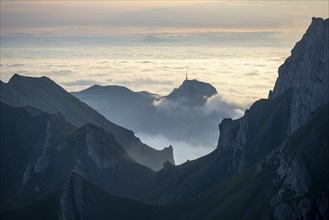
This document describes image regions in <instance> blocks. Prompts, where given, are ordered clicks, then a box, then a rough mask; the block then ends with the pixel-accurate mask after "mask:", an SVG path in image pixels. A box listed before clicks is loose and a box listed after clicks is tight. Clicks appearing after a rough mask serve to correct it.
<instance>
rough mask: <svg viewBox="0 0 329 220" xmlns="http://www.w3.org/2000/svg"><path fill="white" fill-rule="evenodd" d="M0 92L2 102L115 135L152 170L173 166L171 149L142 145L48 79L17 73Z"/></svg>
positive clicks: (134, 156) (135, 157)
mask: <svg viewBox="0 0 329 220" xmlns="http://www.w3.org/2000/svg"><path fill="white" fill-rule="evenodd" d="M0 89H1V93H0V96H1V99H2V100H3V101H5V102H7V103H9V104H11V105H13V106H17V107H24V106H32V107H34V108H37V109H40V110H42V111H45V112H48V113H51V114H56V113H58V112H60V113H61V114H62V115H63V116H64V117H65V118H66V120H67V121H68V122H70V123H71V124H73V125H74V126H76V127H81V126H84V125H85V124H87V123H91V124H94V125H96V126H100V127H103V128H104V129H105V130H106V131H107V132H110V133H111V134H113V135H114V137H115V139H116V140H117V141H118V142H119V143H120V144H121V145H122V146H123V147H124V148H125V151H126V152H127V153H128V154H129V155H130V156H132V157H133V158H134V159H135V160H136V161H138V162H139V163H141V164H143V165H145V166H148V167H150V168H151V169H153V170H159V169H161V168H162V166H163V163H164V162H165V161H167V160H169V161H171V162H172V163H174V159H173V152H172V151H170V149H169V150H168V149H165V150H162V151H159V150H155V149H153V148H151V147H149V146H147V145H146V144H143V143H142V142H141V141H140V139H139V138H137V137H136V136H135V135H134V133H133V132H132V131H130V130H128V129H125V128H123V127H120V126H118V125H116V124H114V123H112V122H110V121H108V120H107V119H106V118H105V117H104V116H102V115H101V114H99V113H98V112H97V111H95V110H94V109H92V108H90V107H89V106H88V105H86V104H85V103H83V102H81V101H80V100H78V99H77V98H75V97H74V96H73V95H71V94H69V93H68V92H66V91H65V90H64V89H62V88H61V87H60V86H58V85H57V84H56V83H55V82H53V81H51V80H50V79H49V78H47V77H41V78H33V77H25V76H20V75H17V74H15V75H14V76H13V77H12V78H11V79H10V80H9V82H8V83H3V82H1V85H0Z"/></svg>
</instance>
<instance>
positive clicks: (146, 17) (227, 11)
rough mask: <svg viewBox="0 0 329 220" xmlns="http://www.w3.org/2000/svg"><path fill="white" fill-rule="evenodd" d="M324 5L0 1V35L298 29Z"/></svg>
mask: <svg viewBox="0 0 329 220" xmlns="http://www.w3.org/2000/svg"><path fill="white" fill-rule="evenodd" d="M312 16H320V17H328V1H325V0H324V1H297V0H294V1H271V0H268V1H256V0H249V1H234V0H233V1H220V0H219V1H218V0H217V1H184V0H183V1H173V0H171V1H161V0H158V1H146V0H144V1H62V0H59V1H24V0H23V1H12V0H11V1H1V34H5V33H34V34H40V33H44V34H45V33H46V34H55V35H66V34H67V35H109V34H119V33H120V34H122V33H126V34H127V33H130V34H131V33H168V32H169V33H177V32H178V33H191V32H193V33H195V32H216V31H281V32H294V31H301V30H304V29H305V27H306V26H307V25H308V24H309V20H310V18H311V17H312Z"/></svg>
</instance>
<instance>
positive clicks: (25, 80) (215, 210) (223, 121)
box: [0, 17, 329, 220]
mask: <svg viewBox="0 0 329 220" xmlns="http://www.w3.org/2000/svg"><path fill="white" fill-rule="evenodd" d="M144 41H147V42H149V41H150V42H151V43H152V44H157V43H159V42H160V43H161V39H159V38H155V37H152V36H148V37H147V38H146V39H145V40H144ZM188 73H189V72H188V69H186V72H185V74H186V75H185V80H184V79H183V80H182V81H181V84H180V85H179V86H178V87H177V88H174V87H173V88H172V89H171V92H169V93H168V94H166V95H163V94H155V93H153V92H152V91H145V90H144V91H133V90H131V89H129V88H127V87H125V86H122V85H98V84H95V85H93V86H91V87H88V88H86V89H82V90H80V91H74V92H72V91H67V90H66V89H64V88H63V87H61V86H60V85H59V83H57V82H55V81H53V79H52V78H51V77H47V76H42V77H32V76H27V75H22V74H20V73H18V74H14V75H12V77H11V78H10V79H9V81H8V82H4V81H1V82H0V83H1V84H0V92H1V93H0V104H1V108H0V113H1V121H0V125H1V133H0V143H1V146H0V157H1V158H0V172H1V181H0V190H1V191H0V219H63V220H66V219H143V220H146V219H156V220H157V219H168V220H172V219H178V220H180V219H280V220H281V219H287V220H288V219H289V220H290V219H329V169H328V168H329V135H328V134H329V19H328V18H325V19H323V18H315V17H314V18H312V21H311V24H310V25H309V27H308V29H307V30H306V32H305V34H304V35H303V36H301V39H300V40H299V41H298V42H297V43H296V44H295V46H294V48H293V49H292V50H291V55H290V56H289V57H288V58H287V59H286V60H285V61H284V63H283V64H282V65H281V66H279V67H278V77H277V79H276V81H275V84H274V85H273V87H272V88H273V89H272V90H270V91H269V93H268V97H267V98H265V99H259V100H254V102H253V104H251V105H250V107H248V109H246V110H245V111H244V107H243V106H241V105H239V104H237V103H233V102H230V101H228V99H226V98H225V97H224V96H223V95H222V93H221V88H218V90H217V89H216V88H215V87H214V86H213V85H211V83H209V82H203V81H201V80H199V79H194V77H193V76H192V77H191V76H189V74H188ZM232 87H234V82H232ZM235 89H238V88H235ZM195 149H198V150H199V149H202V150H199V152H198V153H199V154H195V153H194V152H193V151H194V150H195ZM200 152H201V153H200ZM200 154H202V155H204V156H201V157H200ZM196 155H197V156H196Z"/></svg>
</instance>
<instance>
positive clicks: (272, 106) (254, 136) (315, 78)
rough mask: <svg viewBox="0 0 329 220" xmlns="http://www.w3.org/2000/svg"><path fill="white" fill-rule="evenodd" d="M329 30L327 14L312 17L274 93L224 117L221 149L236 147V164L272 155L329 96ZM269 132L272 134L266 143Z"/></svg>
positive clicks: (240, 165) (233, 150)
mask: <svg viewBox="0 0 329 220" xmlns="http://www.w3.org/2000/svg"><path fill="white" fill-rule="evenodd" d="M328 30H329V20H328V19H326V20H324V19H322V18H313V19H312V23H311V25H310V26H309V28H308V30H307V31H306V33H305V34H304V36H303V38H302V39H301V40H300V41H299V42H298V43H297V44H296V45H295V47H294V49H293V50H292V53H291V56H290V57H288V58H287V59H286V61H285V62H284V64H283V65H282V66H281V67H280V68H279V77H278V79H277V81H276V84H275V87H274V90H273V92H270V95H269V99H268V100H260V101H257V102H256V103H255V104H254V105H252V106H251V108H250V109H249V110H247V111H246V112H245V115H244V116H243V117H242V118H240V119H238V120H234V121H232V120H230V119H225V120H223V121H222V122H221V124H220V125H219V129H220V133H221V135H220V138H219V141H218V152H219V153H220V152H222V151H224V150H226V151H231V154H232V167H233V170H237V171H241V170H243V169H244V168H245V167H246V166H250V165H251V164H253V163H255V162H257V161H258V160H259V159H261V158H262V157H264V156H265V155H267V154H268V153H269V152H270V151H271V150H272V149H273V148H274V147H275V146H276V145H277V144H279V143H280V142H281V141H283V140H284V139H285V138H286V137H287V136H288V135H290V134H291V133H292V132H293V131H295V130H296V129H297V128H299V126H301V125H302V124H303V123H304V122H305V121H306V120H307V119H308V117H309V116H310V114H311V113H312V112H313V111H315V110H316V109H317V108H318V107H320V106H321V105H323V104H325V103H327V102H328V101H329V90H328V88H329V86H328V83H329V70H328V64H329V56H328V47H329V31H328ZM262 136H263V137H262ZM266 136H268V137H270V138H271V139H272V140H271V141H269V142H268V143H267V144H264V143H263V141H262V140H264V139H266ZM273 138H275V140H273ZM265 141H266V140H265ZM262 148H263V149H262ZM264 148H265V149H264ZM266 148H267V149H266ZM261 151H263V153H260V152H261ZM255 152H258V155H257V157H255V155H254V154H253V153H255Z"/></svg>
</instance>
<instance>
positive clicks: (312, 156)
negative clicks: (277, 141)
mask: <svg viewBox="0 0 329 220" xmlns="http://www.w3.org/2000/svg"><path fill="white" fill-rule="evenodd" d="M328 131H329V103H327V104H326V105H325V106H323V107H321V108H320V109H319V110H318V111H316V112H315V113H314V114H313V115H312V116H311V117H310V118H309V120H308V121H306V123H305V124H304V125H303V126H302V127H300V128H299V129H297V130H296V131H295V132H294V133H293V134H292V135H291V136H290V137H289V138H288V139H287V140H285V141H284V142H283V143H282V144H281V145H279V146H278V147H276V148H275V149H274V150H273V152H271V154H269V155H268V156H267V157H265V158H264V159H263V160H261V161H260V162H259V163H257V164H256V165H254V166H252V167H250V168H248V169H247V170H246V171H245V172H243V173H242V174H240V175H236V176H234V177H232V178H231V179H229V180H228V181H227V182H225V183H224V184H222V185H219V186H216V187H214V188H212V189H210V190H208V191H207V192H205V193H203V194H201V195H200V196H198V197H197V198H194V199H192V200H190V201H186V202H183V203H178V204H173V205H169V206H168V207H167V208H166V209H165V211H164V213H168V216H167V217H168V219H170V218H172V219H200V218H202V219H326V217H328V216H329V207H328V203H327V201H328V197H329V173H328V171H327V169H326V168H327V167H328V166H329V137H328ZM192 207H193V208H192Z"/></svg>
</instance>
